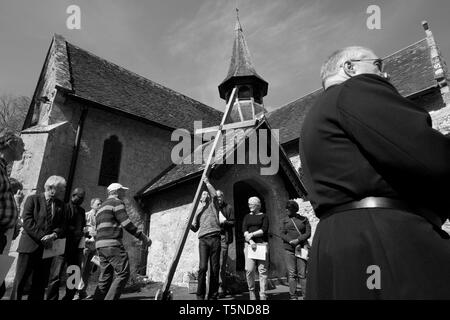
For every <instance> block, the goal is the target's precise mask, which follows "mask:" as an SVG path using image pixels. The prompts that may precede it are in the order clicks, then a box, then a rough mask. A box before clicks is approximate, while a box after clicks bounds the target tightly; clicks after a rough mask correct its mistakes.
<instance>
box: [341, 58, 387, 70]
mask: <svg viewBox="0 0 450 320" xmlns="http://www.w3.org/2000/svg"><path fill="white" fill-rule="evenodd" d="M349 61H352V62H370V61H373V62H372V63H373V64H374V65H375V66H377V68H378V70H380V72H383V60H382V59H380V58H378V59H351V60H349Z"/></svg>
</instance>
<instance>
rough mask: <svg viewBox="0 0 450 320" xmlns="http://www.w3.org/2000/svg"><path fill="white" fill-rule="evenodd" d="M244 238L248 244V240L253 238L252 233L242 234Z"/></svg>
mask: <svg viewBox="0 0 450 320" xmlns="http://www.w3.org/2000/svg"><path fill="white" fill-rule="evenodd" d="M244 237H245V241H247V242H250V240H251V239H252V238H253V233H250V232H246V233H245V234H244Z"/></svg>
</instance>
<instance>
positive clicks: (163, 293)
mask: <svg viewBox="0 0 450 320" xmlns="http://www.w3.org/2000/svg"><path fill="white" fill-rule="evenodd" d="M236 91H237V88H236V87H235V88H234V89H233V91H232V92H231V97H230V99H229V100H228V104H227V106H226V108H225V112H224V114H223V117H222V121H221V122H220V125H219V126H214V127H210V128H203V129H200V130H196V132H195V134H201V133H206V132H216V136H215V138H214V143H213V145H212V148H211V151H210V153H209V156H208V160H207V161H206V166H205V168H204V169H203V173H202V177H201V179H200V182H199V184H198V186H197V191H196V192H195V196H194V201H193V202H192V205H191V207H190V211H189V216H188V217H189V219H188V220H187V223H186V227H185V228H184V230H183V234H182V236H181V238H180V241H179V243H178V247H177V251H176V252H175V256H174V258H173V260H172V263H171V265H170V268H169V271H168V273H167V277H166V280H165V282H164V284H163V286H162V288H161V289H159V290H158V291H157V293H156V296H155V300H170V299H171V298H172V296H171V293H170V285H171V283H172V279H173V276H174V274H175V271H176V268H177V265H178V262H179V260H180V257H181V253H182V252H183V248H184V245H185V243H186V239H187V236H188V234H189V231H190V228H191V224H192V220H193V219H194V216H195V212H196V210H197V206H198V203H199V201H200V194H201V191H202V187H203V181H204V179H205V177H208V175H209V173H210V171H211V162H212V159H213V154H214V151H215V149H216V147H217V143H218V142H219V140H220V139H219V138H220V135H221V134H223V131H225V130H229V129H237V128H248V127H253V126H255V125H256V124H257V123H258V120H257V119H252V120H247V121H241V122H235V123H229V124H225V121H226V119H227V117H228V115H229V114H230V111H231V106H232V105H233V102H234V99H235V96H236ZM252 102H253V100H252ZM252 106H253V103H252ZM239 111H240V109H239ZM253 114H254V111H253ZM240 115H241V120H243V117H242V114H241V112H240Z"/></svg>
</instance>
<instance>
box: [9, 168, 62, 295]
mask: <svg viewBox="0 0 450 320" xmlns="http://www.w3.org/2000/svg"><path fill="white" fill-rule="evenodd" d="M65 186H66V181H65V180H64V178H62V177H59V176H51V177H50V178H48V179H47V181H46V182H45V192H44V193H42V194H35V195H30V196H29V197H28V198H27V199H26V201H25V205H24V208H23V213H22V219H23V232H22V236H21V238H20V241H19V245H18V247H17V252H18V253H19V257H18V260H17V267H16V275H15V278H14V284H13V290H12V293H11V300H21V299H22V295H23V289H24V286H25V284H26V282H27V279H28V277H29V276H30V275H31V273H33V277H32V281H31V292H30V294H29V296H28V300H43V299H44V293H45V287H46V285H47V282H48V277H49V273H50V266H51V264H52V260H53V258H46V259H42V255H43V252H44V248H49V247H51V246H52V245H53V241H54V240H56V239H61V238H64V237H65V229H64V225H65V212H64V203H63V202H62V201H61V200H59V199H58V198H57V196H58V195H62V194H64V190H65Z"/></svg>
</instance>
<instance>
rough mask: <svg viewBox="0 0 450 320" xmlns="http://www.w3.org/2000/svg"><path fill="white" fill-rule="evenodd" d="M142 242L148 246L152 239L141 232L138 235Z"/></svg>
mask: <svg viewBox="0 0 450 320" xmlns="http://www.w3.org/2000/svg"><path fill="white" fill-rule="evenodd" d="M140 239H141V241H142V244H143V245H144V246H146V247H150V246H151V245H152V240H150V238H149V237H147V236H146V235H145V234H143V233H141V237H140Z"/></svg>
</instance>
